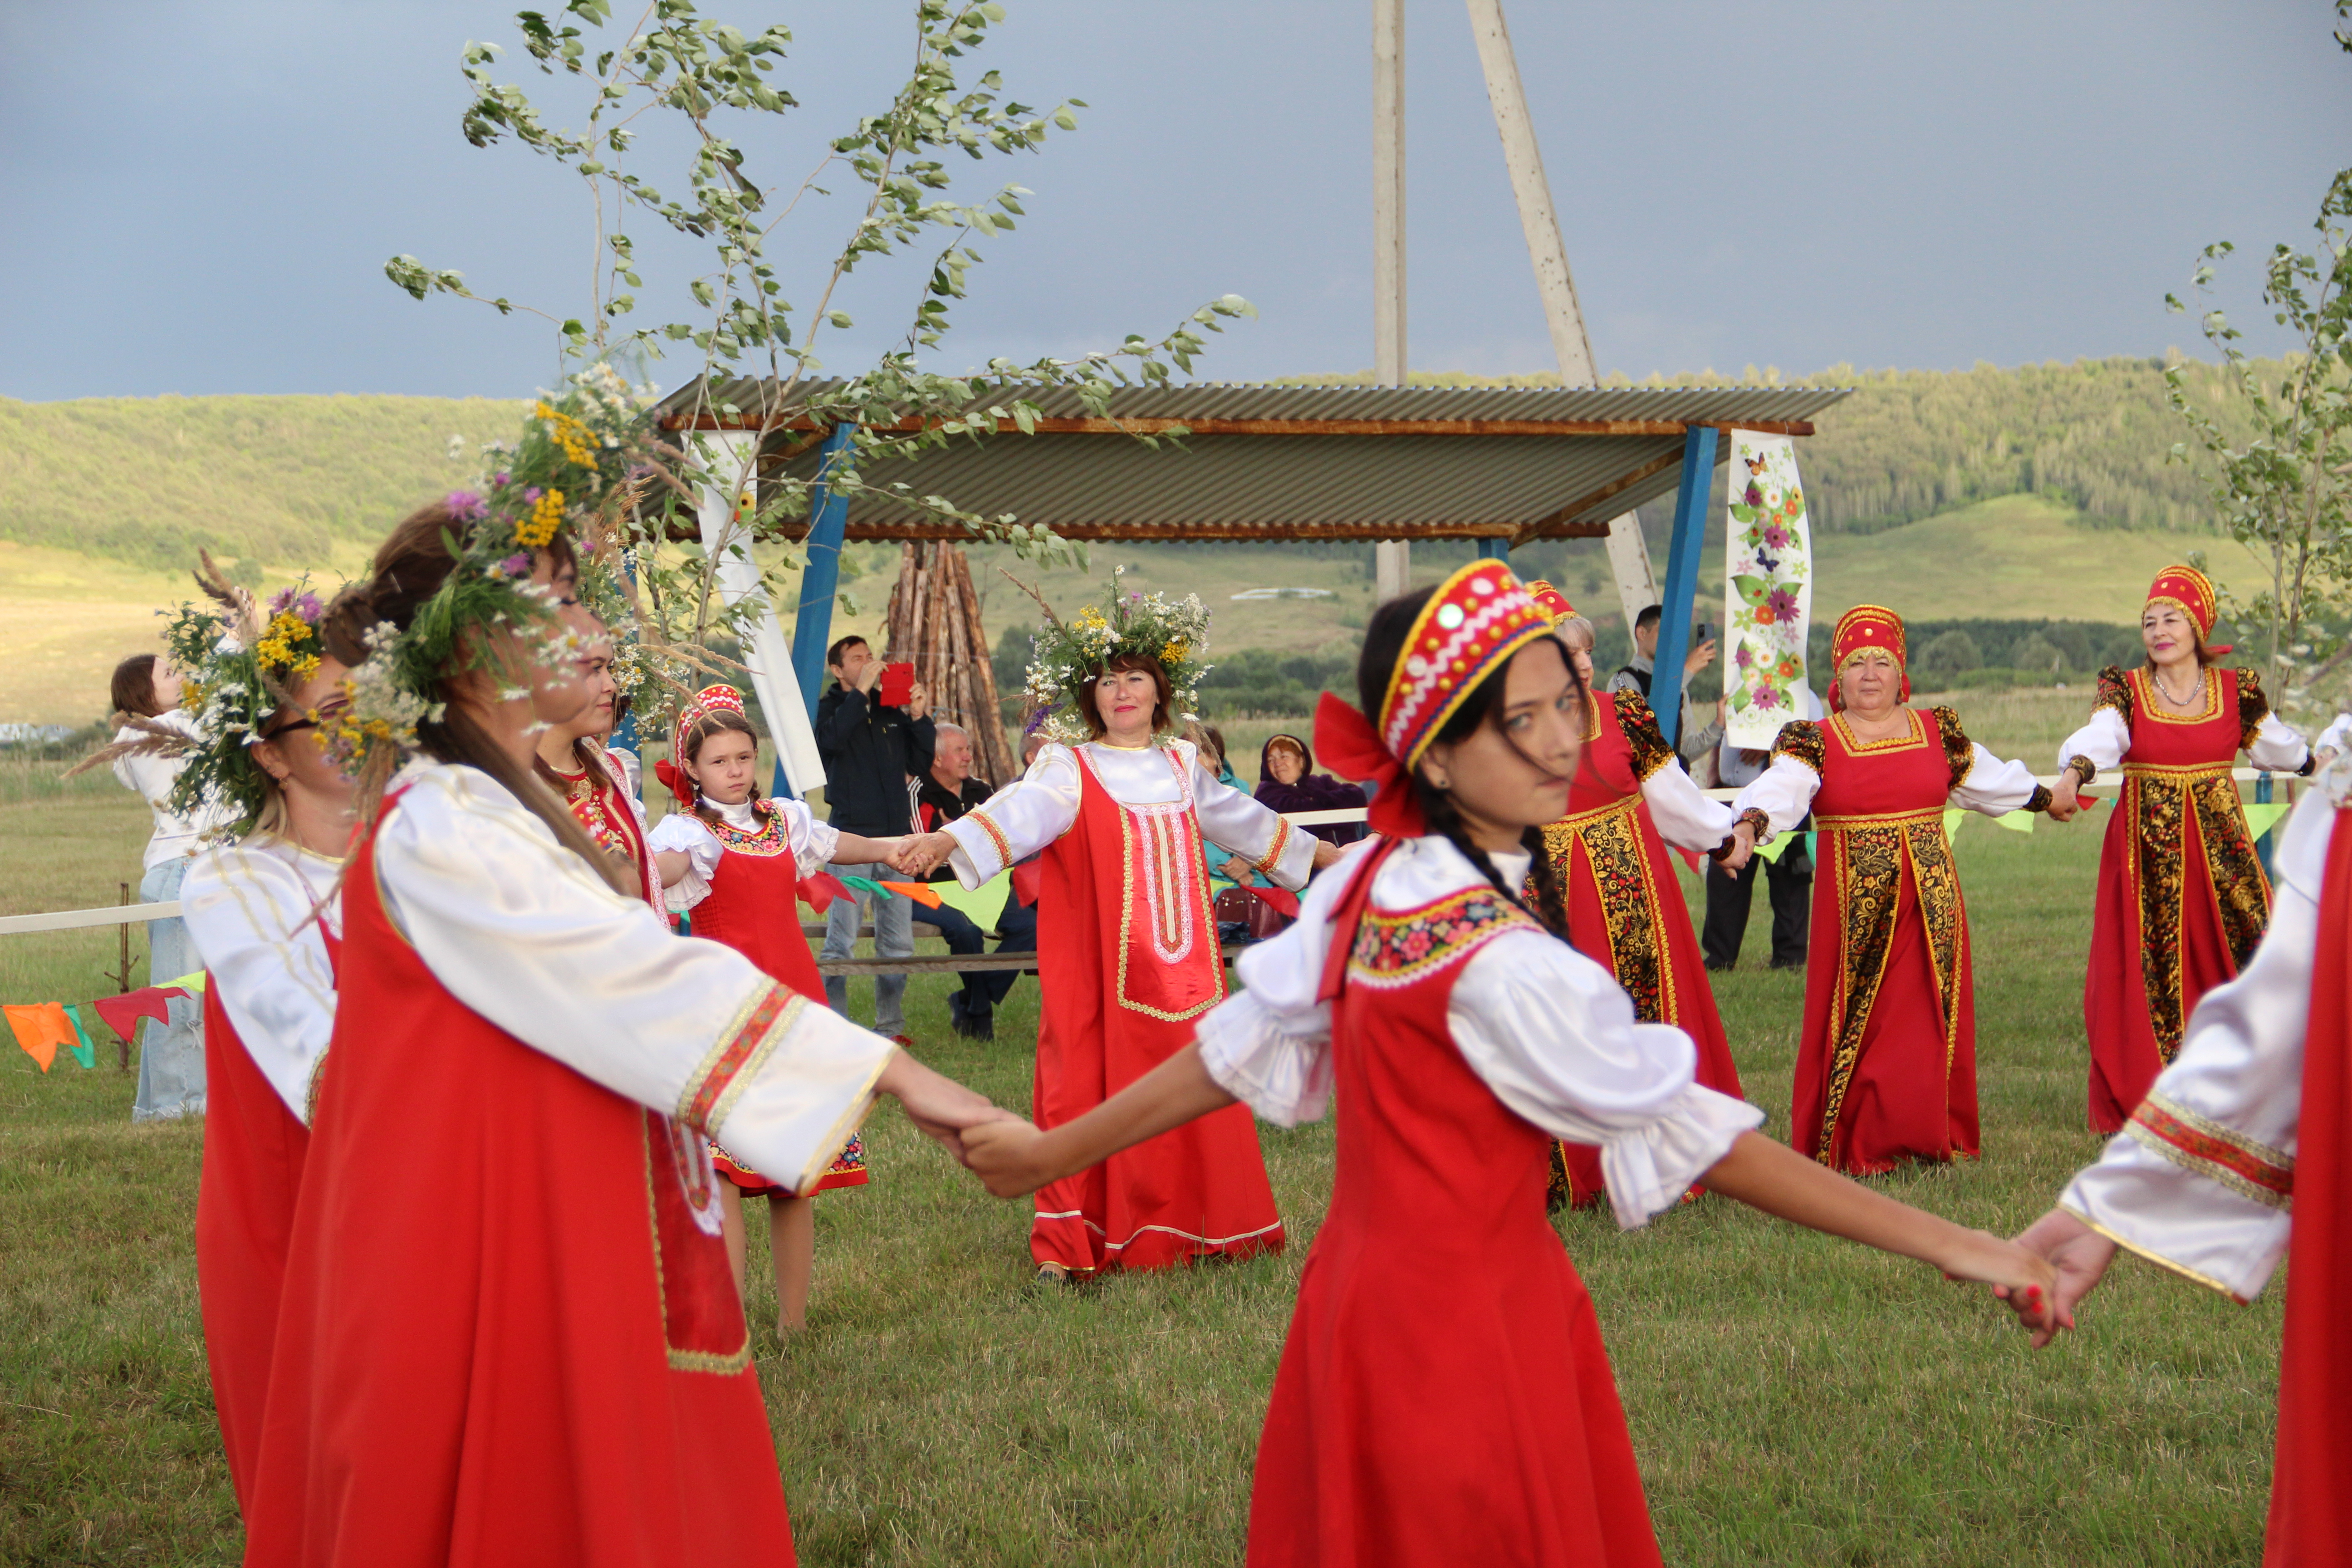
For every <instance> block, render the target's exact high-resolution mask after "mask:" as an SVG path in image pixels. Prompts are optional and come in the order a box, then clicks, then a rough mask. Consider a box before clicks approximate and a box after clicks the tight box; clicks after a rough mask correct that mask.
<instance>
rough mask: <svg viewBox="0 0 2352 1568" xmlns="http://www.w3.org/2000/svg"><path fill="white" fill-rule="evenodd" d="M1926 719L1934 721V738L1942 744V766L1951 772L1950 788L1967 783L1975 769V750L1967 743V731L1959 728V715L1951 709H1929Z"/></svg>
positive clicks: (1956, 787)
mask: <svg viewBox="0 0 2352 1568" xmlns="http://www.w3.org/2000/svg"><path fill="white" fill-rule="evenodd" d="M1927 717H1928V718H1929V719H1931V720H1933V721H1935V725H1936V738H1937V740H1938V741H1940V742H1943V747H1944V764H1945V766H1947V767H1948V768H1949V769H1950V770H1951V773H1952V787H1953V788H1954V789H1958V788H1959V787H1960V786H1961V785H1962V784H1966V783H1968V781H1969V774H1970V773H1974V772H1976V769H1977V749H1976V747H1975V746H1973V745H1971V744H1970V743H1969V734H1968V731H1965V730H1963V729H1961V728H1960V715H1959V713H1958V710H1955V709H1951V708H1943V707H1937V708H1930V709H1929V710H1927Z"/></svg>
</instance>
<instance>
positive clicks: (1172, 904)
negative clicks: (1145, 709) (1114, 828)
mask: <svg viewBox="0 0 2352 1568" xmlns="http://www.w3.org/2000/svg"><path fill="white" fill-rule="evenodd" d="M1160 755H1161V756H1163V757H1165V758H1167V759H1168V765H1169V766H1170V767H1171V769H1173V770H1174V771H1175V773H1176V788H1177V791H1178V794H1177V798H1176V799H1175V800H1174V801H1171V802H1169V803H1168V804H1169V805H1173V806H1175V807H1176V808H1177V809H1176V811H1175V812H1174V814H1173V815H1174V816H1177V817H1178V818H1179V819H1180V821H1181V825H1182V826H1183V827H1184V829H1185V831H1183V832H1181V833H1179V834H1176V835H1175V837H1176V838H1177V839H1178V840H1179V841H1180V846H1181V847H1179V848H1178V849H1177V850H1176V853H1177V854H1179V855H1181V856H1182V857H1183V859H1184V867H1183V869H1184V871H1186V872H1188V873H1189V877H1187V878H1185V880H1189V882H1190V883H1191V892H1192V900H1191V901H1192V905H1193V906H1194V907H1193V908H1192V910H1189V911H1186V910H1182V909H1181V908H1180V907H1179V905H1178V904H1177V902H1176V900H1179V899H1181V898H1182V897H1183V890H1182V889H1179V888H1178V887H1177V886H1176V885H1175V884H1176V882H1177V881H1178V880H1179V876H1178V871H1177V868H1176V867H1175V866H1173V865H1171V866H1170V867H1168V868H1167V876H1166V879H1165V880H1164V881H1163V882H1162V883H1161V884H1160V891H1161V896H1160V900H1157V902H1156V903H1155V906H1154V908H1153V910H1151V914H1152V918H1153V919H1154V920H1155V921H1158V922H1159V923H1160V928H1161V929H1162V930H1166V931H1171V934H1172V924H1171V922H1175V921H1181V920H1182V919H1184V918H1185V917H1186V915H1187V913H1188V912H1189V917H1190V919H1191V921H1192V934H1191V936H1189V937H1188V938H1186V939H1185V941H1184V942H1183V943H1182V944H1181V952H1179V954H1178V958H1179V960H1181V959H1182V958H1185V957H1190V956H1191V953H1192V944H1193V943H1195V942H1209V943H1210V944H1211V952H1214V951H1215V946H1214V944H1215V942H1216V935H1217V924H1216V915H1215V913H1214V910H1213V906H1212V905H1211V903H1210V901H1209V862H1208V859H1207V858H1206V857H1205V855H1204V854H1203V853H1202V848H1201V832H1200V826H1201V824H1200V818H1199V816H1197V815H1196V814H1195V813H1194V811H1193V808H1192V776H1191V775H1190V774H1189V773H1186V772H1185V771H1184V764H1183V763H1181V762H1179V761H1177V758H1176V753H1175V752H1174V751H1172V750H1162V751H1161V752H1160ZM1086 766H1087V771H1088V772H1089V773H1091V772H1093V764H1092V763H1087V764H1086ZM1095 785H1096V787H1097V788H1098V789H1101V790H1102V792H1103V794H1104V795H1106V796H1108V798H1109V800H1110V803H1111V805H1112V806H1113V807H1114V808H1116V809H1117V810H1118V847H1119V858H1120V860H1121V862H1122V864H1121V866H1120V876H1121V883H1120V889H1121V890H1120V904H1119V910H1120V915H1119V922H1118V990H1117V991H1116V992H1115V993H1113V999H1114V1000H1116V1001H1117V1002H1118V1005H1120V1006H1122V1007H1124V1008H1126V1009H1127V1010H1128V1011H1129V1012H1130V1013H1140V1014H1142V1015H1143V1016H1145V1017H1147V1018H1157V1019H1159V1020H1160V1022H1161V1023H1163V1024H1181V1023H1182V1022H1183V1021H1184V1020H1186V1019H1187V1018H1197V1017H1199V1016H1201V1015H1202V1014H1203V1013H1205V1012H1207V1011H1208V1010H1209V1009H1210V1008H1212V1007H1213V1006H1215V1005H1217V1004H1218V1003H1220V1002H1222V1001H1223V1000H1224V999H1225V966H1224V965H1223V963H1217V962H1212V963H1210V964H1209V966H1208V968H1209V973H1210V975H1211V976H1212V979H1211V984H1210V988H1209V994H1208V996H1206V997H1205V998H1203V999H1202V1000H1201V1001H1199V1002H1196V1003H1194V1004H1193V1005H1192V1006H1190V1007H1187V1008H1185V1009H1184V1010H1183V1011H1182V1012H1181V1013H1171V1012H1170V1011H1169V1010H1168V1009H1167V1008H1165V1007H1154V1006H1153V1005H1150V1003H1148V1002H1137V1001H1132V1000H1130V999H1129V996H1128V994H1127V959H1128V950H1129V948H1130V947H1131V946H1133V945H1134V941H1135V923H1134V920H1133V918H1132V911H1133V910H1134V909H1135V900H1136V890H1135V821H1136V816H1137V815H1138V808H1137V807H1134V806H1131V805H1128V804H1127V803H1126V802H1125V801H1122V800H1120V799H1119V798H1118V796H1117V795H1111V793H1110V789H1109V787H1108V785H1106V784H1103V782H1102V776H1101V775H1100V774H1099V773H1097V774H1096V775H1095ZM967 815H969V814H967Z"/></svg>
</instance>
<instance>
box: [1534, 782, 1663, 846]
mask: <svg viewBox="0 0 2352 1568" xmlns="http://www.w3.org/2000/svg"><path fill="white" fill-rule="evenodd" d="M1641 804H1642V797H1641V796H1640V795H1620V796H1619V797H1618V798H1617V799H1615V800H1613V801H1611V802H1610V803H1609V804H1608V805H1598V806H1595V807H1593V808H1592V809H1591V811H1580V812H1576V813H1574V814H1573V815H1571V816H1563V817H1561V818H1560V819H1559V821H1558V822H1555V823H1553V824H1552V825H1551V826H1549V827H1547V828H1545V829H1544V832H1545V834H1546V835H1547V836H1549V835H1550V834H1553V833H1580V832H1581V831H1583V830H1584V829H1585V828H1587V827H1590V826H1592V825H1593V824H1594V823H1596V822H1599V821H1601V819H1602V818H1603V817H1610V816H1633V812H1634V809H1635V808H1636V807H1637V806H1639V805H1641ZM1553 858H1554V859H1557V858H1559V857H1558V856H1554V857H1553Z"/></svg>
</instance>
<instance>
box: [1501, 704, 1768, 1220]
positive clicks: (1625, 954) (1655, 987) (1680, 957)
mask: <svg viewBox="0 0 2352 1568" xmlns="http://www.w3.org/2000/svg"><path fill="white" fill-rule="evenodd" d="M1584 741H1585V744H1584V752H1583V757H1582V760H1581V761H1580V763H1578V764H1577V770H1576V778H1575V781H1574V783H1572V784H1570V786H1569V795H1568V815H1567V816H1565V817H1562V818H1561V819H1560V820H1559V821H1558V822H1555V823H1553V824H1552V825H1551V826H1549V827H1547V828H1545V829H1544V850H1545V853H1546V854H1547V855H1548V856H1549V858H1550V859H1551V862H1552V865H1553V867H1554V868H1556V869H1557V870H1558V871H1559V876H1560V880H1561V883H1562V885H1563V886H1564V887H1565V888H1566V889H1567V892H1568V932H1569V937H1570V940H1571V941H1573V942H1575V943H1576V946H1577V951H1579V952H1582V953H1583V954H1584V955H1585V956H1586V957H1588V958H1591V960H1592V961H1593V962H1595V963H1599V964H1601V965H1602V966H1603V967H1604V968H1606V969H1608V970H1609V971H1610V972H1611V973H1614V974H1615V975H1616V976H1617V984H1620V985H1622V986H1623V987H1624V988H1625V991H1626V994H1628V995H1630V996H1632V997H1633V1016H1635V1017H1637V1018H1640V1019H1642V1020H1643V1022H1645V1023H1652V1024H1672V1025H1674V1026H1676V1027H1677V1028H1679V1029H1681V1030H1682V1031H1683V1032H1684V1033H1685V1034H1687V1035H1689V1036H1690V1037H1691V1040H1692V1042H1693V1043H1694V1044H1696V1046H1697V1047H1698V1081H1699V1082H1701V1083H1703V1084H1705V1085H1706V1087H1707V1088H1709V1089H1715V1090H1717V1092H1719V1093H1723V1094H1727V1095H1729V1096H1731V1097H1732V1098H1733V1099H1734V1100H1737V1099H1738V1098H1739V1095H1740V1089H1739V1069H1738V1067H1736V1066H1734V1065H1733V1063H1732V1059H1731V1043H1730V1041H1729V1040H1727V1038H1725V1037H1724V1032H1723V1018H1722V1016H1721V1015H1719V1014H1718V1013H1717V1011H1716V1006H1715V992H1714V990H1713V988H1711V987H1710V986H1709V985H1708V984H1707V982H1706V963H1704V962H1703V961H1702V960H1701V958H1700V956H1699V951H1698V937H1697V935H1696V933H1695V932H1694V931H1692V930H1691V922H1690V906H1689V905H1688V904H1686V903H1685V902H1684V901H1683V891H1682V883H1681V881H1680V879H1678V878H1677V877H1676V875H1675V865H1674V860H1673V858H1672V857H1671V856H1670V855H1669V854H1668V853H1667V848H1666V845H1667V841H1668V839H1669V838H1671V839H1672V841H1673V843H1674V845H1675V847H1677V848H1682V849H1689V850H1695V851H1705V850H1710V849H1713V848H1715V847H1717V846H1718V845H1720V844H1721V843H1722V842H1723V841H1724V839H1726V838H1727V837H1729V836H1730V834H1731V828H1732V817H1731V812H1730V809H1729V808H1728V807H1727V806H1726V805H1723V804H1722V803H1721V802H1719V801H1713V800H1709V799H1708V798H1707V797H1706V795H1705V794H1704V793H1703V792H1702V791H1701V790H1700V789H1699V787H1698V785H1697V784H1695V783H1694V782H1692V779H1691V776H1690V774H1688V773H1685V772H1683V770H1682V769H1681V768H1680V767H1679V766H1677V765H1676V764H1675V752H1674V748H1673V747H1672V746H1670V745H1668V744H1667V743H1666V741H1665V737H1664V736H1663V735H1662V734H1660V733H1659V732H1658V720H1657V716H1656V715H1655V714H1654V713H1653V712H1651V710H1650V705H1649V703H1648V702H1647V701H1645V700H1643V698H1642V695H1641V694H1640V693H1639V692H1633V691H1601V692H1596V693H1594V694H1593V698H1592V708H1591V724H1590V725H1589V726H1588V728H1587V730H1586V731H1585V737H1584ZM1662 826H1663V827H1664V829H1665V831H1664V832H1662V831H1661V827H1662ZM1563 1179H1564V1181H1565V1184H1566V1195H1567V1197H1568V1199H1569V1201H1570V1203H1572V1204H1573V1205H1576V1206H1577V1207H1579V1208H1581V1207H1584V1206H1585V1205H1588V1204H1591V1203H1593V1202H1596V1201H1598V1199H1599V1198H1600V1196H1601V1159H1600V1154H1599V1152H1597V1151H1596V1150H1594V1149H1592V1148H1591V1147H1590V1146H1589V1145H1580V1144H1574V1143H1563V1144H1561V1145H1560V1147H1559V1164H1558V1165H1557V1167H1556V1168H1555V1170H1554V1173H1553V1180H1554V1184H1555V1191H1556V1192H1557V1191H1558V1189H1559V1184H1560V1183H1561V1181H1562V1180H1563Z"/></svg>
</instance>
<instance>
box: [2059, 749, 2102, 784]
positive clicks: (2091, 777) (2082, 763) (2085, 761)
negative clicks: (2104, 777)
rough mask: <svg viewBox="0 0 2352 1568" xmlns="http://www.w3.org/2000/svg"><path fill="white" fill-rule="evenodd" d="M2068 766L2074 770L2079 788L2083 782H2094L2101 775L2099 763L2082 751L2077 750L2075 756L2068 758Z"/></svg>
mask: <svg viewBox="0 0 2352 1568" xmlns="http://www.w3.org/2000/svg"><path fill="white" fill-rule="evenodd" d="M2066 766H2068V767H2070V768H2072V769H2074V777H2075V779H2076V781H2077V787H2078V788H2079V787H2080V786H2081V785H2082V784H2090V783H2092V782H2094V781H2095V780H2096V779H2097V778H2098V776H2099V764H2098V763H2095V762H2093V761H2091V759H2090V758H2088V757H2086V756H2084V755H2083V753H2082V752H2075V753H2074V755H2073V756H2071V757H2069V758H2067V759H2066Z"/></svg>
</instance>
